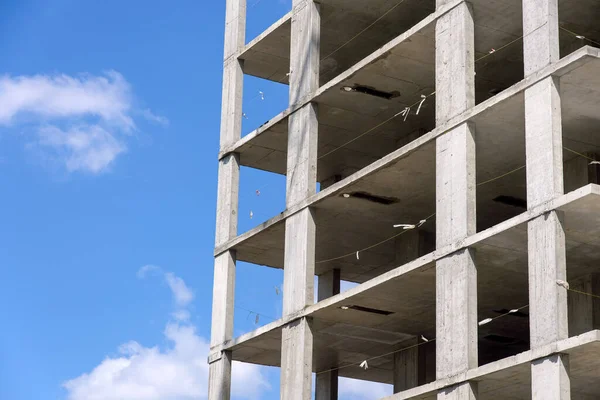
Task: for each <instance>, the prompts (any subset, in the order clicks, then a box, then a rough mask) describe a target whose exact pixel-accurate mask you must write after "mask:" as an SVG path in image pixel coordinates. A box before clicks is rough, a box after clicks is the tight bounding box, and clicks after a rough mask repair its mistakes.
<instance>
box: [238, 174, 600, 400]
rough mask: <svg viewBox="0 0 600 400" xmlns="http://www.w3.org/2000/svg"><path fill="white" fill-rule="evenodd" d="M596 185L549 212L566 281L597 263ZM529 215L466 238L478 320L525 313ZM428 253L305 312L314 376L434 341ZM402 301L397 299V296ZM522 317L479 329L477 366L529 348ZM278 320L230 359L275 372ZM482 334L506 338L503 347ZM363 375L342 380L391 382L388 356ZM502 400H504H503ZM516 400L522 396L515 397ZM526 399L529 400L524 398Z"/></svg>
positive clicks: (354, 371)
mask: <svg viewBox="0 0 600 400" xmlns="http://www.w3.org/2000/svg"><path fill="white" fill-rule="evenodd" d="M599 200H600V186H597V185H589V186H587V187H585V188H583V189H580V190H578V191H577V192H573V193H571V194H569V195H565V196H563V198H562V199H560V200H558V201H557V203H556V205H560V204H562V205H561V206H560V207H558V209H560V210H561V211H563V212H564V215H565V229H566V237H567V267H568V279H569V280H571V279H573V278H575V277H579V276H582V275H584V274H588V273H591V272H598V267H597V260H598V259H599V258H600V201H599ZM534 216H535V215H529V216H527V215H525V214H523V215H520V216H519V217H516V218H515V219H513V220H511V221H507V222H506V223H504V224H503V225H502V226H497V227H494V228H491V229H489V230H487V231H485V232H482V233H480V234H478V235H476V237H474V238H473V239H472V241H471V242H472V243H471V242H469V244H472V246H471V247H473V248H474V249H475V251H476V262H477V268H478V294H479V296H478V318H479V319H480V320H481V319H484V318H492V317H497V316H498V315H500V313H501V312H500V311H501V310H510V309H514V308H520V307H523V306H526V305H527V304H528V302H529V299H528V274H527V230H526V221H527V219H528V218H532V217H534ZM441 256H443V254H437V255H436V254H434V253H430V254H428V255H426V256H423V257H421V258H419V259H417V260H415V261H413V262H411V263H409V264H406V265H403V266H402V267H398V268H397V269H394V270H392V271H389V272H387V273H385V274H383V275H381V276H378V277H377V278H375V279H373V280H372V281H369V282H367V283H365V284H364V285H360V286H358V287H355V288H353V289H350V290H349V291H347V292H344V293H342V294H340V295H337V296H334V297H332V298H329V299H327V300H324V301H322V302H320V303H317V304H315V305H313V306H310V307H308V308H307V309H306V310H305V312H304V313H303V315H305V316H308V317H312V318H313V321H314V325H313V332H314V334H315V337H314V343H315V352H314V370H315V371H322V370H325V369H328V368H332V367H336V366H339V365H345V364H349V363H350V364H352V363H357V362H358V363H359V362H361V361H362V360H364V359H367V358H371V357H377V356H380V355H382V354H386V353H389V352H392V351H395V350H398V349H401V348H404V347H405V346H406V344H405V343H403V342H405V341H406V340H407V339H410V338H413V337H420V335H424V336H425V337H428V338H433V337H435V259H436V258H437V257H441ZM400 294H401V295H400ZM352 305H354V306H361V307H368V308H372V309H377V310H382V311H388V312H391V313H392V314H390V315H381V314H374V313H370V312H364V311H357V310H353V309H348V310H343V309H341V307H342V306H352ZM522 312H523V313H524V315H525V318H523V317H517V316H512V315H511V316H505V317H502V318H501V319H499V320H496V321H494V322H492V323H489V324H487V325H484V326H482V327H480V329H479V337H480V341H479V346H480V354H482V355H485V357H483V356H482V358H481V359H480V365H483V364H487V363H490V362H493V361H496V360H498V359H502V358H505V357H508V356H511V355H514V354H517V353H519V352H522V351H526V350H527V349H528V338H529V327H528V319H527V318H526V315H527V314H528V309H527V308H523V309H522ZM285 323H286V322H285V321H282V320H279V321H276V322H274V323H272V324H269V325H267V326H265V327H263V328H261V329H259V330H258V331H255V332H252V333H249V334H247V335H243V336H242V337H240V338H237V339H236V340H235V341H234V342H233V343H231V344H229V345H228V346H227V347H228V348H229V349H231V350H232V351H233V357H234V359H235V360H239V361H244V362H251V363H256V364H263V365H273V366H277V365H279V360H280V347H281V327H282V326H283V325H284V324H285ZM489 335H496V336H500V337H504V338H507V339H511V342H510V343H508V344H501V343H498V342H496V341H494V340H491V338H490V336H489ZM369 365H370V368H369V369H368V370H366V371H365V370H363V369H361V368H358V367H348V368H344V369H341V370H340V375H341V376H347V377H352V378H358V379H366V380H373V381H379V382H385V383H390V382H391V379H392V378H391V376H392V375H391V371H392V368H393V361H392V356H391V355H386V356H384V357H380V358H377V359H375V360H372V361H370V362H369ZM502 398H504V397H502ZM517 398H522V397H517ZM523 398H528V397H523Z"/></svg>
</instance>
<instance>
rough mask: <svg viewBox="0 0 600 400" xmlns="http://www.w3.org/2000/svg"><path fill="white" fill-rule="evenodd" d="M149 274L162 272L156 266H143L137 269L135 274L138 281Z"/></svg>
mask: <svg viewBox="0 0 600 400" xmlns="http://www.w3.org/2000/svg"><path fill="white" fill-rule="evenodd" d="M150 272H162V270H161V268H160V267H158V266H156V265H151V264H148V265H144V266H143V267H141V268H140V269H138V272H137V277H138V278H139V279H144V278H145V277H146V275H147V274H149V273H150Z"/></svg>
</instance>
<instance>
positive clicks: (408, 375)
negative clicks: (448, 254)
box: [394, 230, 435, 393]
mask: <svg viewBox="0 0 600 400" xmlns="http://www.w3.org/2000/svg"><path fill="white" fill-rule="evenodd" d="M395 245H396V265H398V266H400V265H404V264H406V263H408V262H411V261H413V260H415V259H417V258H419V257H420V256H423V255H425V254H427V253H429V252H430V251H433V250H434V249H435V244H434V243H433V240H432V238H431V237H430V236H429V235H428V234H427V233H426V232H424V231H420V230H414V231H408V232H406V233H405V234H403V235H401V236H398V238H396V243H395ZM417 343H420V339H418V338H415V339H414V340H410V341H406V342H403V343H402V344H401V345H400V348H405V347H410V346H413V345H416V344H417ZM432 350H435V349H434V348H433V347H431V346H427V345H425V344H422V345H420V346H418V347H413V348H410V349H407V350H404V351H401V352H398V353H395V354H394V393H399V392H401V391H404V390H408V389H412V388H414V387H417V386H419V385H424V384H425V383H427V368H428V367H429V366H431V367H433V366H434V363H435V360H430V362H427V356H428V353H431V351H432Z"/></svg>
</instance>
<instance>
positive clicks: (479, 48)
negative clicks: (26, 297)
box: [209, 0, 600, 400]
mask: <svg viewBox="0 0 600 400" xmlns="http://www.w3.org/2000/svg"><path fill="white" fill-rule="evenodd" d="M596 3H597V1H596V0H580V1H578V2H577V4H576V5H574V3H573V2H572V0H526V1H520V0H519V1H506V0H473V1H470V2H464V1H461V0H404V1H403V2H402V3H396V2H394V1H390V0H370V1H369V2H368V4H366V3H365V2H364V1H362V0H320V1H319V2H318V4H316V3H315V2H313V1H312V0H297V1H294V4H293V9H292V11H291V12H290V13H288V14H287V15H285V16H284V17H283V18H282V19H280V20H279V21H277V22H276V23H275V24H274V25H272V26H271V27H270V28H268V29H267V30H266V31H265V32H264V33H263V34H261V35H259V36H258V37H257V38H256V39H253V40H252V41H250V42H249V43H247V44H244V43H243V42H244V40H243V30H244V26H245V25H244V24H245V15H244V13H245V2H243V1H233V0H230V1H228V2H227V25H226V48H225V63H224V86H223V90H224V96H223V112H222V119H223V121H222V128H221V150H220V154H219V160H220V178H219V190H218V193H219V206H218V213H217V221H218V222H217V240H216V242H217V246H216V248H215V256H216V260H215V279H216V282H215V289H214V293H215V294H214V298H215V300H214V304H213V310H214V311H213V335H212V338H211V354H210V356H209V362H210V363H211V364H210V374H211V376H210V384H209V387H210V389H209V391H210V395H209V398H210V399H211V400H212V399H228V396H229V385H230V376H231V374H230V367H231V360H232V359H235V360H239V361H244V362H251V363H256V364H261V365H270V366H278V367H281V398H282V399H293V400H296V399H298V400H306V399H309V398H310V395H311V373H317V376H316V388H315V395H316V398H317V400H333V399H335V398H337V394H338V387H337V384H338V376H343V377H351V378H358V379H365V380H369V381H375V382H384V383H388V384H394V386H395V390H394V391H395V392H397V393H395V394H394V395H393V396H392V397H391V398H392V399H435V398H439V399H475V398H477V399H478V400H488V399H490V400H491V399H497V398H502V399H511V400H521V399H522V400H526V399H531V398H533V399H569V398H574V399H581V400H591V399H598V398H600V388H599V387H598V384H597V381H598V376H597V371H598V370H600V362H599V361H598V360H600V336H599V333H598V331H593V329H596V328H597V327H598V320H600V318H597V314H598V311H600V308H599V307H598V305H597V304H596V303H597V301H596V299H594V298H593V297H591V296H588V295H581V294H577V293H575V292H567V291H566V290H565V289H564V287H563V286H560V285H557V283H556V281H557V280H565V281H568V282H569V283H570V285H571V288H573V289H575V290H579V291H582V292H586V293H590V294H594V293H597V292H598V287H597V286H598V284H597V282H596V281H598V279H597V274H598V273H599V271H598V267H597V260H598V258H600V201H598V199H599V198H600V187H599V186H597V185H593V183H598V176H599V174H598V171H599V169H600V168H599V166H597V165H589V161H590V160H589V159H587V158H585V157H589V158H590V159H597V155H596V153H597V151H598V150H597V149H598V148H600V136H598V135H597V134H595V131H596V130H597V129H596V128H597V126H598V124H600V116H599V114H598V98H600V74H599V73H598V71H600V52H599V50H598V49H596V48H593V47H590V46H586V44H587V45H590V44H594V43H598V41H600V31H598V29H597V20H598V18H600V8H598V6H597V4H596ZM235 14H237V18H236V17H235ZM242 15H244V18H242ZM569 30H570V31H571V32H576V34H575V33H570V32H569ZM357 34H358V36H357ZM576 35H579V36H581V37H579V38H578V37H577V36H576ZM583 36H585V39H582V37H583ZM561 56H562V58H560V57H561ZM475 60H477V61H475ZM242 72H243V73H246V74H250V75H255V76H258V77H262V78H265V79H269V80H274V81H278V82H282V83H285V84H289V85H290V104H289V107H288V108H287V109H286V110H285V111H283V112H282V113H280V114H279V115H277V116H275V117H274V118H272V119H271V120H270V121H267V122H265V123H264V124H263V125H262V126H260V127H257V129H256V130H255V131H253V132H251V133H250V134H248V135H247V136H245V137H243V138H240V136H239V127H240V124H241V114H240V113H241V95H242V85H241V78H242ZM288 74H289V75H288ZM423 96H425V100H424V101H423V102H422V103H421V100H422V99H423ZM417 105H420V107H419V106H417ZM407 107H410V110H409V111H408V114H407V115H406V118H404V116H405V115H402V114H399V113H400V112H401V111H402V110H403V109H405V108H407ZM417 110H418V113H417ZM565 147H567V148H568V149H565ZM578 153H581V154H584V155H585V156H584V157H582V156H580V155H578ZM240 165H242V166H249V167H252V168H258V169H262V170H265V171H269V172H273V173H278V174H285V175H286V178H287V187H286V190H287V192H286V210H284V212H283V213H281V214H280V215H277V216H276V217H274V218H272V219H270V220H268V221H267V222H265V223H264V224H261V225H260V226H257V227H256V228H254V229H252V230H250V231H249V232H246V233H243V234H241V235H237V232H236V228H237V190H238V188H237V186H238V179H239V176H238V174H239V166H240ZM317 181H318V182H320V183H321V191H320V192H316V182H317ZM590 184H592V185H590ZM565 191H566V192H567V194H566V195H563V192H565ZM434 213H435V214H436V215H435V216H434ZM422 221H424V222H423V223H422V224H421V222H422ZM395 224H415V225H417V224H418V225H421V226H419V227H418V228H415V229H414V230H409V231H406V232H403V231H402V230H401V229H399V228H394V227H393V225H395ZM399 234H401V235H399ZM374 244H375V245H374ZM357 250H360V257H356V256H355V253H356V251H357ZM344 255H350V256H344ZM236 259H237V260H243V261H247V262H251V263H255V264H261V265H265V266H270V267H275V268H282V269H283V270H284V271H283V274H284V290H283V293H284V295H283V297H284V300H283V303H284V312H283V317H282V318H281V319H279V320H277V321H274V322H272V323H270V324H268V325H266V326H264V327H260V328H258V329H256V330H255V331H253V332H249V333H247V334H244V335H242V336H241V337H238V338H232V335H231V332H232V327H231V321H232V319H231V318H232V315H233V287H234V286H233V284H234V280H235V278H234V276H235V275H234V272H235V260H236ZM315 274H316V275H319V288H318V293H317V295H318V302H317V303H316V304H313V298H314V290H315V288H314V287H313V285H314V279H313V278H314V275H315ZM340 279H344V280H349V281H354V282H358V283H360V285H359V286H357V287H354V288H353V289H350V290H348V291H347V292H344V293H338V292H339V282H340ZM217 281H218V282H217ZM238 284H244V283H243V282H242V283H240V282H238ZM576 295H577V296H578V297H576ZM582 296H583V297H582ZM515 309H518V310H519V311H518V312H509V311H511V310H515ZM598 315H600V314H598ZM497 317H498V318H499V319H497ZM482 320H486V321H488V320H491V322H489V323H486V324H483V325H481V326H478V321H482ZM578 334H580V335H579V336H575V335H578ZM569 335H570V336H571V337H569ZM433 338H435V339H436V340H434V341H430V342H426V341H427V340H431V339H433ZM419 341H420V342H421V343H420V345H419V346H418V347H411V348H408V349H406V348H405V347H406V346H407V345H408V344H410V343H419ZM409 347H410V346H409ZM365 359H369V360H370V361H369V366H370V368H368V369H366V370H365V369H362V368H360V367H358V365H359V364H360V362H362V361H363V360H365ZM348 364H352V365H350V366H347V367H345V368H342V369H340V370H336V371H330V369H332V368H335V367H337V366H340V365H348Z"/></svg>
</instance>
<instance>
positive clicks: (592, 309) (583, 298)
mask: <svg viewBox="0 0 600 400" xmlns="http://www.w3.org/2000/svg"><path fill="white" fill-rule="evenodd" d="M569 286H570V287H571V289H573V290H577V291H580V292H583V293H589V294H593V295H595V296H600V274H590V275H585V276H581V277H579V278H577V279H571V280H569ZM568 298H569V299H568V303H569V336H577V335H581V334H582V333H585V332H589V331H591V330H594V329H600V297H594V296H588V295H586V294H581V293H575V292H569V293H568Z"/></svg>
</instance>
